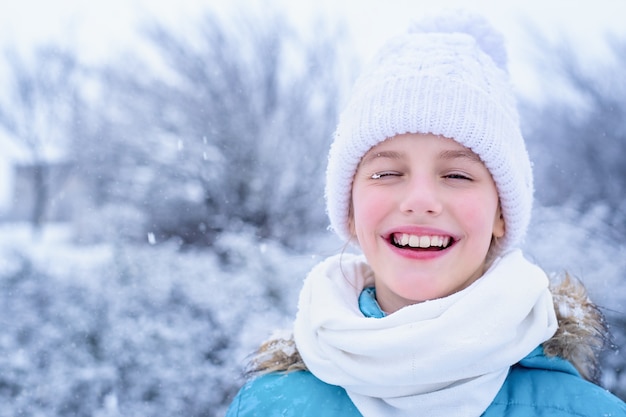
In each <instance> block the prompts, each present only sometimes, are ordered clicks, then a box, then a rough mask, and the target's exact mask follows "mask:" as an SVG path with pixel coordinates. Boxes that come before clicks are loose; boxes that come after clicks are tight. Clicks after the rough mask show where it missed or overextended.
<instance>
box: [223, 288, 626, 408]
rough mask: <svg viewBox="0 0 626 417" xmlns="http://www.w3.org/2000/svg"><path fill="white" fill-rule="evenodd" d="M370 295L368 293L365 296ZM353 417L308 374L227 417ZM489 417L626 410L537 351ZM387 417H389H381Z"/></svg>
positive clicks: (269, 386)
mask: <svg viewBox="0 0 626 417" xmlns="http://www.w3.org/2000/svg"><path fill="white" fill-rule="evenodd" d="M364 293H365V291H364ZM376 306H377V304H376V303H375V302H374V303H372V302H371V300H369V301H368V298H367V297H364V296H362V297H361V300H360V307H361V311H362V312H363V313H364V314H365V315H366V316H369V317H380V316H381V314H384V313H382V312H381V311H380V310H379V309H377V307H376ZM250 416H263V417H273V416H282V417H308V416H311V417H352V416H355V417H356V416H361V414H360V413H359V411H358V410H357V409H356V407H355V406H354V404H352V401H350V398H349V397H348V395H347V393H346V391H345V390H344V389H343V388H341V387H338V386H334V385H329V384H326V383H324V382H322V381H321V380H319V379H318V378H316V377H315V376H314V375H313V374H311V373H310V372H308V371H297V372H290V373H273V374H268V375H264V376H260V377H258V378H256V379H253V380H252V381H250V382H248V383H247V384H246V385H245V386H244V387H243V388H242V389H241V390H240V391H239V393H238V394H237V396H236V397H235V399H234V401H233V402H232V404H231V406H230V408H229V410H228V412H227V414H226V417H250ZM483 416H485V417H495V416H507V417H529V416H542V417H543V416H545V417H565V416H568V417H586V416H588V417H605V416H607V417H608V416H612V417H626V404H625V403H624V402H623V401H621V400H620V399H619V398H617V397H615V396H614V395H612V394H611V393H609V392H608V391H606V390H605V389H603V388H601V387H599V386H597V385H595V384H593V383H591V382H589V381H587V380H585V379H583V378H582V377H581V376H580V374H579V372H578V371H577V370H576V368H575V367H574V366H573V365H572V364H571V363H570V362H568V361H567V360H565V359H562V358H559V357H548V356H546V355H545V353H544V348H543V347H542V346H539V347H537V348H536V349H535V350H533V351H532V352H531V353H530V354H529V355H528V356H526V357H525V358H524V359H522V360H521V361H520V362H519V363H517V364H516V365H514V366H512V367H511V369H510V371H509V375H508V376H507V378H506V380H505V382H504V385H503V386H502V388H501V389H500V391H499V392H498V394H497V396H496V398H495V399H494V400H493V402H492V403H491V405H490V406H489V408H487V410H486V411H485V412H484V413H483ZM381 417H384V416H381Z"/></svg>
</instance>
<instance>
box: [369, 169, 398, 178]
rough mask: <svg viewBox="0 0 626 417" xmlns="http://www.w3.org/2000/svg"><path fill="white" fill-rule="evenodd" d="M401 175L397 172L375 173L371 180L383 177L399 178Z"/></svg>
mask: <svg viewBox="0 0 626 417" xmlns="http://www.w3.org/2000/svg"><path fill="white" fill-rule="evenodd" d="M399 175H400V174H398V173H396V172H390V171H383V172H375V173H373V174H372V175H370V178H371V179H373V180H379V179H381V178H383V177H390V176H394V177H396V176H399Z"/></svg>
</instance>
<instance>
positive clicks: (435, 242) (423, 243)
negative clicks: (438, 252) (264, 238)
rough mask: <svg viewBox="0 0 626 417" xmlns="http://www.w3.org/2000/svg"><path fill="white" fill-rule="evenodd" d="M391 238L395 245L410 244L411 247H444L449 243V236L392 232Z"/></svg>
mask: <svg viewBox="0 0 626 417" xmlns="http://www.w3.org/2000/svg"><path fill="white" fill-rule="evenodd" d="M393 240H394V242H395V244H396V245H399V246H410V247H412V248H431V247H437V248H445V247H446V246H448V243H450V236H428V235H425V236H418V235H409V234H407V233H402V234H394V235H393Z"/></svg>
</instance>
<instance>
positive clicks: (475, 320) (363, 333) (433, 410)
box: [294, 250, 557, 417]
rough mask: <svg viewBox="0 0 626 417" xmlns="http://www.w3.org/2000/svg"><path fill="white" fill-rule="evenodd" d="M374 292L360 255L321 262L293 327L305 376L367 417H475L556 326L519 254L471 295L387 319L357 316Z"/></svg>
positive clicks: (544, 285)
mask: <svg viewBox="0 0 626 417" xmlns="http://www.w3.org/2000/svg"><path fill="white" fill-rule="evenodd" d="M373 285H374V276H373V272H372V271H371V269H370V267H369V266H368V265H367V263H366V261H365V258H364V257H363V256H357V255H351V254H343V255H337V256H333V257H331V258H328V259H327V260H326V261H324V262H322V263H321V264H319V265H317V266H316V267H315V268H314V269H313V270H312V271H311V273H310V274H309V275H308V277H307V279H306V280H305V282H304V287H303V289H302V292H301V294H300V301H299V305H298V314H297V315H296V320H295V324H294V337H295V341H296V345H297V347H298V351H299V352H300V355H301V356H302V359H303V361H304V363H305V364H306V366H307V367H308V368H309V370H310V371H311V372H312V373H313V374H314V375H315V376H316V377H318V378H319V379H321V380H322V381H325V382H326V383H329V384H332V385H339V386H342V387H343V388H345V389H346V391H347V393H348V395H349V396H350V399H351V400H352V402H353V403H354V405H355V406H356V407H357V408H358V410H359V411H360V412H361V414H363V415H364V416H365V417H380V416H386V417H394V416H397V417H401V416H402V417H404V416H411V417H413V416H415V415H427V416H433V417H436V416H479V415H481V414H482V413H483V412H484V411H485V410H486V409H487V407H488V406H489V405H490V404H491V402H492V401H493V399H494V398H495V396H496V394H497V393H498V391H499V390H500V388H501V387H502V384H503V383H504V380H505V378H506V376H507V374H508V370H509V367H510V366H511V365H513V364H515V363H517V362H518V361H519V360H521V359H522V358H524V357H525V356H526V355H527V354H528V353H530V352H531V351H532V350H533V349H534V348H536V347H537V346H538V345H539V344H541V343H542V342H544V341H546V340H547V339H549V338H550V337H551V336H552V335H553V334H554V333H555V331H556V328H557V321H556V315H555V312H554V306H553V303H552V296H551V294H550V291H549V290H548V278H547V276H546V275H545V273H544V272H543V271H542V270H541V269H540V268H539V267H537V266H535V265H533V264H532V263H530V262H529V261H527V260H526V259H524V257H523V255H522V253H521V251H519V250H516V251H513V252H510V253H508V254H506V255H505V256H503V257H501V258H499V259H497V260H496V261H495V262H494V263H493V264H492V266H491V268H489V270H488V271H487V272H486V273H485V274H484V275H483V276H482V277H481V278H480V279H478V280H477V281H476V282H474V283H473V284H472V285H471V286H469V287H468V288H466V289H464V290H462V291H460V292H458V293H455V294H453V295H451V296H449V297H445V298H441V299H437V300H432V301H426V302H423V303H419V304H415V305H411V306H408V307H404V308H402V309H400V310H398V311H397V312H395V313H393V314H390V315H388V316H386V317H384V318H378V319H375V318H368V317H365V316H363V313H362V312H361V311H360V310H359V305H358V298H359V295H360V294H361V291H362V290H363V289H364V288H366V287H370V286H373Z"/></svg>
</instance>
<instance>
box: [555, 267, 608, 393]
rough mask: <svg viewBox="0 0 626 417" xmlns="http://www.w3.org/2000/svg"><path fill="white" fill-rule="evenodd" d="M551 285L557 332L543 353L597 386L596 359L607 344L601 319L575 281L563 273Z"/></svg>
mask: <svg viewBox="0 0 626 417" xmlns="http://www.w3.org/2000/svg"><path fill="white" fill-rule="evenodd" d="M550 281H551V286H550V291H551V292H552V298H553V299H554V309H555V311H556V316H557V319H558V322H559V328H558V329H557V331H556V333H555V334H554V336H552V338H551V339H550V340H548V341H546V342H544V344H543V349H544V352H545V354H546V355H547V356H559V357H561V358H563V359H566V360H568V361H569V362H571V363H572V365H574V366H575V367H576V369H577V370H578V372H580V374H581V376H582V377H583V378H585V379H586V380H588V381H592V382H598V380H599V378H600V368H599V366H598V355H599V353H600V352H601V351H602V350H603V349H604V348H606V346H607V345H608V342H609V340H610V336H609V332H608V329H607V326H606V322H605V320H604V316H603V315H602V313H601V312H600V310H599V309H598V306H596V305H595V304H594V303H593V302H591V300H590V299H589V297H588V296H587V290H586V289H585V287H584V285H583V284H582V283H581V282H580V281H579V280H578V279H576V278H574V277H572V276H571V275H569V274H568V273H565V274H563V275H561V276H553V277H550Z"/></svg>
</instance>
